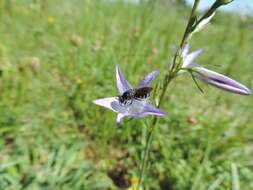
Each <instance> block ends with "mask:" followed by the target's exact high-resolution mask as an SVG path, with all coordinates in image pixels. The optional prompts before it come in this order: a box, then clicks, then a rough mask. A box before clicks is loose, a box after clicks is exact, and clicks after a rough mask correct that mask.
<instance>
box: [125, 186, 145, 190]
mask: <svg viewBox="0 0 253 190" xmlns="http://www.w3.org/2000/svg"><path fill="white" fill-rule="evenodd" d="M127 190H143V188H142V187H140V188H139V189H137V186H135V187H132V186H131V187H128V188H127Z"/></svg>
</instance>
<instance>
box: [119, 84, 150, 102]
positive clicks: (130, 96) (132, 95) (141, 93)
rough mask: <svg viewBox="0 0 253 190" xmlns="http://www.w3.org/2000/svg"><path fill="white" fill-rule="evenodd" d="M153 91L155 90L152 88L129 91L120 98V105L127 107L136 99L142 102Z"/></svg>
mask: <svg viewBox="0 0 253 190" xmlns="http://www.w3.org/2000/svg"><path fill="white" fill-rule="evenodd" d="M152 90H153V88H151V87H143V88H133V89H129V90H127V91H125V92H124V93H123V94H122V95H120V96H119V103H120V104H122V105H126V104H127V103H128V102H129V101H130V104H129V105H131V104H132V103H133V100H134V99H135V100H140V101H141V100H142V99H146V98H148V97H149V96H150V92H151V91H152Z"/></svg>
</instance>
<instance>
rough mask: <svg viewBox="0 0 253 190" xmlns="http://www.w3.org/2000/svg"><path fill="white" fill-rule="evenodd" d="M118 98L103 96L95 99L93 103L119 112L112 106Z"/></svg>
mask: <svg viewBox="0 0 253 190" xmlns="http://www.w3.org/2000/svg"><path fill="white" fill-rule="evenodd" d="M117 101H118V100H117V98H116V97H110V98H102V99H97V100H93V101H92V103H93V104H96V105H99V106H102V107H105V108H108V109H110V110H112V111H114V112H117V111H118V110H116V109H115V108H114V107H112V103H113V102H117Z"/></svg>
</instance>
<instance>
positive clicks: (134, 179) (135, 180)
mask: <svg viewBox="0 0 253 190" xmlns="http://www.w3.org/2000/svg"><path fill="white" fill-rule="evenodd" d="M138 182H139V179H138V178H137V177H132V178H131V187H128V188H127V190H143V188H142V187H140V188H139V189H137V187H138Z"/></svg>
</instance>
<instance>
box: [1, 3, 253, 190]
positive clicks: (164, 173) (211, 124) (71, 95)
mask: <svg viewBox="0 0 253 190" xmlns="http://www.w3.org/2000/svg"><path fill="white" fill-rule="evenodd" d="M6 2H9V1H2V2H0V3H1V4H0V6H1V7H0V10H1V11H0V71H1V72H0V73H1V75H0V92H1V93H0V189H10V190H19V189H20V190H21V189H22V190H23V189H24V190H37V189H38V190H39V189H43V190H44V189H46V190H52V189H54V190H58V189H59V190H73V189H74V190H81V189H84V190H93V189H104V190H106V189H120V188H123V189H124V188H127V187H129V186H130V181H131V180H130V179H131V178H133V177H136V176H137V175H138V167H139V165H140V157H141V152H142V151H143V148H144V144H145V134H146V132H147V131H146V127H145V122H150V118H151V117H147V118H143V119H139V120H132V121H131V122H127V121H126V120H125V121H124V122H123V124H122V125H121V126H116V125H115V119H116V118H115V117H116V115H115V113H113V112H111V111H110V110H107V109H104V108H101V107H98V106H96V105H94V104H92V103H91V101H92V100H94V99H98V98H102V97H110V96H116V95H117V89H116V85H115V66H116V64H119V65H120V67H121V70H122V72H123V74H124V75H125V76H126V78H127V79H128V80H129V81H130V82H131V84H135V85H136V84H137V82H138V81H139V80H140V79H141V78H142V77H143V76H145V74H147V73H148V72H150V71H152V70H153V69H159V70H160V74H159V76H158V78H157V79H156V80H155V83H158V82H159V81H161V80H162V78H163V76H164V75H165V72H166V69H167V65H168V64H169V63H171V59H172V56H173V52H172V51H171V45H173V44H178V43H179V40H180V38H181V36H182V33H183V30H184V28H185V25H186V22H187V16H188V15H189V9H187V8H184V7H178V6H175V5H170V4H168V5H166V6H159V5H158V6H155V7H150V6H138V5H134V4H128V3H123V2H116V3H110V2H104V1H98V0H86V1H81V0H71V1H67V0H54V1H32V0H15V1H14V0H13V1H11V4H9V5H8V3H7V4H6ZM43 2H45V3H43ZM52 18H53V20H52ZM50 19H51V21H52V22H51V23H50V22H49V21H50ZM252 21H253V20H252V18H241V17H240V16H238V15H231V14H224V13H218V14H217V15H216V17H215V18H214V20H213V22H212V24H211V25H209V26H208V27H207V28H206V29H205V30H204V31H203V32H201V33H199V34H197V35H195V36H194V38H193V40H192V44H191V45H192V46H191V49H192V50H196V49H200V48H207V51H206V52H205V53H204V54H203V55H201V57H200V58H199V59H198V60H197V61H198V63H200V64H203V65H205V66H206V65H210V68H213V69H214V70H216V71H219V72H221V73H224V74H227V75H228V76H230V77H232V78H235V79H236V80H238V81H240V82H241V83H243V84H245V85H247V86H248V87H250V88H251V89H252V85H253V80H252V71H253V64H252V60H253V53H252V52H253V50H252V41H253V36H252ZM211 65H221V67H215V66H211ZM200 85H201V86H202V88H203V89H204V91H205V93H204V94H201V93H200V92H199V91H198V89H197V87H196V86H195V85H194V83H193V81H192V79H191V77H190V76H189V75H187V74H186V75H184V76H183V75H182V76H180V77H178V78H177V79H176V80H175V81H174V82H173V83H172V85H171V86H170V88H169V89H168V92H167V94H166V98H165V101H164V103H163V105H162V107H161V109H162V110H164V111H166V112H167V113H168V114H169V116H168V117H166V118H161V119H160V120H159V125H158V127H157V128H156V131H155V136H154V141H153V144H152V147H151V150H152V151H151V154H150V164H149V167H148V171H147V173H146V175H147V176H146V179H145V182H144V187H145V190H149V189H150V190H151V189H152V190H153V189H163V190H168V189H171V190H189V189H192V190H207V189H209V190H228V189H229V190H230V189H232V190H238V189H239V188H238V187H240V189H241V190H250V189H253V182H252V178H253V162H252V156H253V149H252V147H253V137H252V134H253V117H252V114H253V113H252V107H253V99H252V97H250V96H239V95H234V94H230V93H226V92H223V91H220V90H218V89H215V88H212V87H208V86H206V85H205V84H202V83H200ZM153 98H154V97H153Z"/></svg>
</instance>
